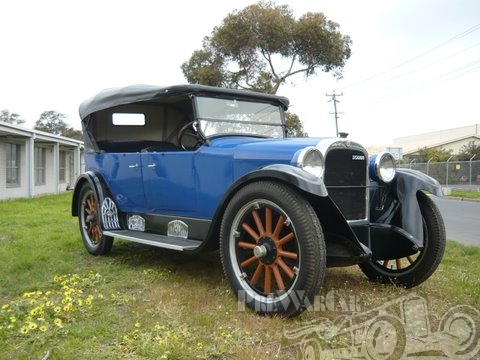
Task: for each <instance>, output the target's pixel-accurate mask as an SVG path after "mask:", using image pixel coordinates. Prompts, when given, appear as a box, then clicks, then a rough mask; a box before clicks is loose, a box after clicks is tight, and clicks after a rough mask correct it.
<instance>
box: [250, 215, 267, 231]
mask: <svg viewBox="0 0 480 360" xmlns="http://www.w3.org/2000/svg"><path fill="white" fill-rule="evenodd" d="M252 216H253V219H254V220H255V225H257V230H258V233H259V234H260V236H262V235H263V234H265V229H264V227H263V224H262V219H260V216H259V215H258V212H257V211H256V210H253V211H252Z"/></svg>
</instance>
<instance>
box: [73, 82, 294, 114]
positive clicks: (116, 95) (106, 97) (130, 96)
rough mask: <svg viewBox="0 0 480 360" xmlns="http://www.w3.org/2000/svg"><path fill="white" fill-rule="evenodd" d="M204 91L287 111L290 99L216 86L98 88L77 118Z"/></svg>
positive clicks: (204, 92)
mask: <svg viewBox="0 0 480 360" xmlns="http://www.w3.org/2000/svg"><path fill="white" fill-rule="evenodd" d="M193 94H197V95H198V94H204V95H210V96H228V97H239V98H243V99H251V100H260V101H268V102H276V103H278V104H279V105H281V106H283V108H284V109H285V110H286V109H287V108H288V105H289V100H288V99H287V98H286V97H284V96H278V95H272V94H265V93H260V92H254V91H248V90H237V89H229V88H219V87H213V86H206V85H193V84H188V85H172V86H156V85H130V86H126V87H121V88H110V89H105V90H102V91H100V92H99V93H98V94H97V95H95V96H93V97H91V98H89V99H87V100H85V101H83V102H82V103H81V104H80V107H79V113H80V119H82V120H83V119H85V118H86V117H87V116H89V115H90V114H92V113H94V112H97V111H99V110H104V109H108V108H110V107H113V106H118V105H125V104H131V103H136V102H142V101H155V100H160V99H163V98H167V97H172V96H188V95H193Z"/></svg>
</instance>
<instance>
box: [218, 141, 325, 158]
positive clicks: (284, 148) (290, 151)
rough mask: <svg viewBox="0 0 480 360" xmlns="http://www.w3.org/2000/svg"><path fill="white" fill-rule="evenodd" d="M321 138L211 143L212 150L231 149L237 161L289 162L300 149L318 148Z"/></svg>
mask: <svg viewBox="0 0 480 360" xmlns="http://www.w3.org/2000/svg"><path fill="white" fill-rule="evenodd" d="M320 141H321V139H319V138H286V139H263V138H262V139H259V138H248V137H222V138H217V139H213V140H212V141H211V147H212V148H219V149H224V150H227V149H230V151H232V155H233V158H234V159H235V160H244V159H248V160H259V161H262V160H267V161H283V162H285V161H288V162H290V160H291V159H292V157H293V155H294V154H295V153H296V152H297V151H298V150H300V149H303V148H305V147H308V146H316V145H317V144H318V143H319V142H320Z"/></svg>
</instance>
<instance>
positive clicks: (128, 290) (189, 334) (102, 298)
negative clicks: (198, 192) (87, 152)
mask: <svg viewBox="0 0 480 360" xmlns="http://www.w3.org/2000/svg"><path fill="white" fill-rule="evenodd" d="M70 201H71V193H65V194H61V195H56V196H45V197H41V198H35V199H28V200H15V201H6V202H0V274H2V276H0V344H1V345H0V358H1V359H40V358H42V356H45V355H48V358H49V359H71V358H75V359H93V358H94V359H152V358H154V359H162V358H168V359H194V358H197V359H227V358H228V359H232V358H235V359H253V358H256V359H270V358H272V359H274V358H280V359H283V358H292V357H295V354H296V352H297V351H298V348H295V347H291V346H290V347H288V346H286V345H288V344H287V343H288V341H287V339H286V338H285V336H284V330H295V329H298V328H300V327H302V326H305V325H309V324H312V323H315V322H316V321H318V320H319V319H320V318H328V319H331V320H334V319H337V318H339V317H340V316H341V315H351V312H350V310H352V308H351V307H350V308H348V306H347V308H346V307H345V304H344V303H342V302H341V301H340V300H342V299H343V300H349V299H355V304H354V305H355V306H354V308H355V307H356V308H355V309H354V310H357V311H366V310H369V309H373V308H375V307H377V306H381V305H382V304H384V303H385V302H387V301H390V300H395V299H398V298H400V297H402V296H405V295H408V294H412V293H415V294H417V295H420V296H422V297H424V298H425V299H426V300H427V302H428V306H429V313H428V315H429V316H430V318H431V319H432V322H433V323H435V322H436V323H438V320H439V319H440V318H441V315H442V314H443V313H445V311H447V310H448V309H450V308H451V307H453V306H454V305H457V304H467V305H474V306H476V304H479V303H480V276H479V275H480V248H477V247H465V246H462V245H460V244H458V243H456V242H453V241H449V242H448V245H447V251H446V255H445V258H444V260H443V262H442V264H441V265H440V267H439V269H438V270H437V272H436V273H435V274H434V275H433V276H432V278H430V279H429V280H428V281H427V282H425V283H424V284H422V285H420V286H418V287H417V288H415V289H411V290H406V289H402V288H395V287H392V286H385V285H379V284H376V283H372V282H369V281H368V280H367V279H366V277H365V276H364V275H363V274H362V273H361V272H360V271H359V270H358V268H357V267H350V268H334V269H328V270H327V275H326V281H325V285H324V288H323V290H322V291H321V293H320V294H319V296H326V294H327V293H329V292H331V291H334V294H335V299H337V300H339V301H337V302H335V304H334V306H333V307H332V306H323V307H322V306H320V307H318V308H317V310H318V311H316V312H313V311H307V312H305V313H303V314H302V315H300V316H299V317H297V318H294V319H289V320H288V319H282V318H275V317H264V316H258V315H256V314H254V313H252V312H251V311H239V310H238V305H237V301H236V298H235V297H234V295H233V294H232V292H231V291H230V288H229V285H228V283H227V282H226V280H225V278H224V276H223V273H222V269H221V264H220V260H219V256H218V253H216V252H214V253H209V254H202V255H199V256H195V257H193V256H185V255H183V254H181V253H176V252H169V251H165V250H160V249H156V248H152V247H148V246H141V245H136V244H132V243H127V242H121V241H115V242H114V247H113V249H112V251H111V253H110V254H109V255H108V256H104V257H95V256H91V255H89V254H88V253H87V252H86V250H85V249H84V247H83V244H82V241H81V237H80V233H79V231H78V222H77V219H76V218H73V217H71V215H70ZM319 299H320V304H323V305H325V303H323V302H322V298H321V297H319ZM347 305H348V304H347ZM436 323H435V324H436ZM435 324H434V325H435ZM432 326H433V325H432ZM274 342H280V343H281V344H282V345H285V346H283V347H282V350H281V352H280V354H279V356H278V357H275V356H276V353H275V351H276V350H275V349H276V348H275V347H271V346H265V345H266V344H271V343H274Z"/></svg>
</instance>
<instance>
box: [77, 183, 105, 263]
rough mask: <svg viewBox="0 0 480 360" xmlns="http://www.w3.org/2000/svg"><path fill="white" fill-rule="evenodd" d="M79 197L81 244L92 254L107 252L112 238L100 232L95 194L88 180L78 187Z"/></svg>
mask: <svg viewBox="0 0 480 360" xmlns="http://www.w3.org/2000/svg"><path fill="white" fill-rule="evenodd" d="M79 198H80V201H79V203H78V221H79V225H80V233H81V234H82V240H83V244H84V245H85V247H86V249H87V251H88V252H89V253H90V254H92V255H104V254H107V253H108V252H109V251H110V250H111V249H112V245H113V238H112V237H110V236H105V235H103V234H102V229H101V228H100V220H99V216H100V212H99V206H98V200H97V196H96V195H95V191H94V190H93V189H92V187H91V185H90V184H89V183H88V182H86V183H85V184H83V186H82V188H81V189H80V197H79Z"/></svg>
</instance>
